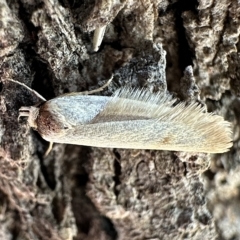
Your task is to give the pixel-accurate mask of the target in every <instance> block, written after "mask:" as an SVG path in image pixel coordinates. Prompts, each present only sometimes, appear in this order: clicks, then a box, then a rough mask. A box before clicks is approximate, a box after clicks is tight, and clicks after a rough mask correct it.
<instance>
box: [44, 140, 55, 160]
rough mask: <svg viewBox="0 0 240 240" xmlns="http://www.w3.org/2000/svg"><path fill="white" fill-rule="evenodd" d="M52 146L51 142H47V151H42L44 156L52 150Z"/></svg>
mask: <svg viewBox="0 0 240 240" xmlns="http://www.w3.org/2000/svg"><path fill="white" fill-rule="evenodd" d="M52 148H53V142H49V146H48V149H47V151H46V152H45V153H44V157H47V156H48V154H49V153H50V152H51V151H52Z"/></svg>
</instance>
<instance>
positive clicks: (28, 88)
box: [8, 78, 47, 102]
mask: <svg viewBox="0 0 240 240" xmlns="http://www.w3.org/2000/svg"><path fill="white" fill-rule="evenodd" d="M8 81H10V82H14V83H17V84H19V85H21V86H23V87H25V88H26V89H27V90H29V91H30V92H32V93H34V94H35V95H36V96H37V97H38V98H40V99H41V100H43V101H44V102H46V101H47V100H46V99H45V98H44V97H43V96H42V95H40V94H39V93H38V92H36V91H35V90H33V89H31V88H30V87H28V86H27V85H26V84H24V83H21V82H19V81H16V80H13V79H10V78H9V79H8Z"/></svg>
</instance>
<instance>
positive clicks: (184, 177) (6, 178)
mask: <svg viewBox="0 0 240 240" xmlns="http://www.w3.org/2000/svg"><path fill="white" fill-rule="evenodd" d="M0 26H1V27H0V62H1V71H0V78H1V85H0V90H1V93H0V112H1V119H0V139H1V146H0V161H1V167H0V239H5V240H8V239H18V240H20V239H21V240H22V239H23V240H25V239H31V240H35V239H44V240H45V239H46V240H47V239H48V240H50V239H51V240H55V239H56V240H57V239H69V240H70V239H75V240H80V239H87V240H93V239H96V240H97V239H104V240H105V239H106V240H107V239H109V240H116V239H119V240H120V239H121V240H123V239H124V240H128V239H136V240H142V239H151V240H157V239H209V240H210V239H216V238H217V239H239V238H240V228H239V219H240V211H239V195H240V192H239V189H240V188H239V186H240V178H239V176H240V167H239V151H240V148H239V147H238V146H239V144H238V143H239V121H240V118H239V117H240V112H239V109H240V102H239V99H238V96H240V80H239V79H240V78H239V65H240V64H239V63H240V55H239V48H240V45H239V33H240V3H239V1H237V0H232V1H230V0H222V1H217V0H210V1H205V0H199V1H193V0H188V1H186V0H174V1H168V0H141V1H132V0H122V1H116V0H112V1H110V0H96V1H93V0H84V1H72V0H62V1H58V0H37V1H34V0H0ZM104 26H107V27H106V32H105V35H104V38H103V42H102V44H101V46H100V49H99V50H98V51H97V52H94V51H93V46H92V37H93V31H94V30H95V29H96V28H99V27H104ZM112 74H113V75H114V78H113V81H112V83H111V84H110V85H109V87H108V88H107V89H105V90H104V91H102V92H101V93H100V94H101V95H108V96H109V95H111V94H112V93H113V92H114V91H115V90H116V89H118V88H119V87H123V86H128V87H144V88H148V89H149V90H150V91H152V92H157V91H168V92H169V93H171V94H172V95H173V96H175V97H177V98H178V99H179V100H180V101H186V102H188V103H189V102H194V101H195V102H196V101H197V102H199V103H200V104H202V105H205V106H206V108H207V109H208V111H210V112H215V113H217V114H218V115H222V116H223V117H224V118H225V119H226V120H228V121H230V122H232V126H233V137H234V146H233V147H232V149H231V150H230V151H229V152H227V153H224V154H215V155H210V154H199V153H191V154H190V153H184V152H170V151H147V150H125V149H100V148H91V147H83V146H74V145H64V144H54V147H53V149H52V151H51V152H50V154H49V155H48V156H47V157H44V153H45V151H46V149H47V148H48V143H47V142H46V141H44V140H43V139H42V138H41V137H40V135H39V134H38V133H37V132H36V131H34V130H32V129H30V127H29V126H28V124H27V121H26V119H24V118H21V119H18V110H19V108H20V107H22V106H33V105H35V104H38V103H39V102H41V101H40V99H39V98H38V97H37V96H36V95H34V93H33V92H31V91H29V90H28V89H26V88H25V87H23V86H21V85H19V84H16V83H14V82H11V81H10V80H9V79H13V80H16V81H19V82H21V83H24V84H26V85H27V86H29V87H30V88H32V89H34V90H35V91H37V92H38V93H40V94H41V95H43V96H44V97H45V98H46V99H51V98H54V97H56V96H59V95H61V94H63V93H68V92H77V91H83V90H92V89H96V88H98V87H99V86H102V85H103V84H104V83H105V82H106V81H107V80H108V79H109V78H110V77H111V75H112ZM189 138H191V136H189Z"/></svg>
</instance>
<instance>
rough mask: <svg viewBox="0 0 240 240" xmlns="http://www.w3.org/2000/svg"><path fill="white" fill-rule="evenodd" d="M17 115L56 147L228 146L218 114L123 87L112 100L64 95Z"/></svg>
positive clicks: (215, 149) (226, 127) (227, 131)
mask: <svg viewBox="0 0 240 240" xmlns="http://www.w3.org/2000/svg"><path fill="white" fill-rule="evenodd" d="M22 116H26V117H28V123H29V125H30V126H31V127H32V128H34V129H35V130H36V131H38V132H39V134H40V135H41V136H42V137H43V138H44V139H45V140H47V141H49V142H55V143H66V144H77V145H86V146H94V147H107V148H130V149H155V150H157V149H159V150H171V151H187V152H204V153H223V152H226V151H228V150H229V148H230V147H231V146H232V132H231V124H230V123H229V122H227V121H225V120H224V119H223V118H222V117H221V116H217V115H214V114H212V113H207V112H204V108H202V107H201V106H200V105H198V104H197V103H191V104H189V105H186V103H184V102H182V103H178V104H176V100H175V99H173V98H172V97H171V96H169V95H167V94H166V93H157V94H153V93H150V92H149V91H147V90H144V89H129V88H122V89H120V90H117V91H116V92H115V93H114V94H113V96H111V97H106V96H96V95H82V94H81V93H69V94H64V95H62V96H59V97H56V98H54V99H52V100H49V101H45V102H43V103H42V104H40V105H39V106H37V107H36V106H31V107H21V108H20V110H19V117H22Z"/></svg>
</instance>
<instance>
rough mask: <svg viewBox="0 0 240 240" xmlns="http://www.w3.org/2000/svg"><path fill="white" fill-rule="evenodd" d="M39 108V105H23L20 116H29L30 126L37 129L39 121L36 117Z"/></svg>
mask: <svg viewBox="0 0 240 240" xmlns="http://www.w3.org/2000/svg"><path fill="white" fill-rule="evenodd" d="M38 113H39V108H38V107H21V108H20V109H19V116H18V118H20V117H28V124H29V126H30V127H32V128H34V129H37V122H36V119H37V117H38Z"/></svg>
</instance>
